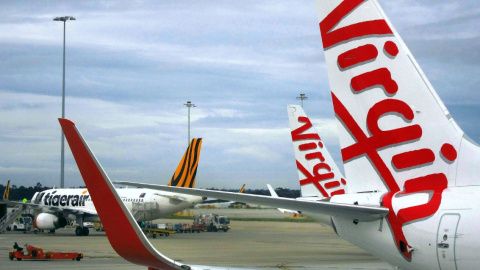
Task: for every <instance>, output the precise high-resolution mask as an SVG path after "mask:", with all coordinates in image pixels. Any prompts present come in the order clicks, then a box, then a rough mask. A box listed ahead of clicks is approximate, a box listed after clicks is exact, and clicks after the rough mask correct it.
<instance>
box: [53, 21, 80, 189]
mask: <svg viewBox="0 0 480 270" xmlns="http://www.w3.org/2000/svg"><path fill="white" fill-rule="evenodd" d="M53 20H54V21H59V22H63V80H62V118H65V28H66V27H65V25H66V22H67V21H68V20H70V21H75V20H76V19H75V18H74V17H72V16H63V17H55V18H54V19H53ZM61 136H62V138H61V142H62V149H61V158H60V160H61V161H60V188H63V187H64V184H65V181H64V180H65V177H64V176H65V135H64V134H63V129H62V135H61Z"/></svg>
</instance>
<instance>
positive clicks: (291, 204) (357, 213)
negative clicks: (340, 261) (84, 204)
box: [115, 181, 388, 221]
mask: <svg viewBox="0 0 480 270" xmlns="http://www.w3.org/2000/svg"><path fill="white" fill-rule="evenodd" d="M115 184H120V185H130V186H136V187H143V188H150V189H156V190H163V191H169V192H176V193H183V194H188V195H195V196H203V197H212V198H217V199H221V200H229V201H240V202H244V203H251V204H258V205H263V206H270V207H275V208H285V209H296V210H298V211H302V212H310V213H317V214H323V215H329V216H335V217H343V218H346V219H352V220H355V219H356V220H358V221H372V220H377V219H381V218H383V217H385V216H386V215H387V214H388V208H385V207H375V206H362V205H353V204H340V203H332V202H323V201H300V200H295V199H290V198H275V197H270V196H261V195H252V194H240V193H232V192H224V191H216V190H204V189H189V188H179V187H169V186H164V185H155V184H143V183H134V182H126V181H120V182H115Z"/></svg>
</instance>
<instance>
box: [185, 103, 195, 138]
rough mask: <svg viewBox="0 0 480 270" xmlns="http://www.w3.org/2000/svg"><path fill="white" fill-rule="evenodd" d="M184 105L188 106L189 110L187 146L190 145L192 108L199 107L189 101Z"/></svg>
mask: <svg viewBox="0 0 480 270" xmlns="http://www.w3.org/2000/svg"><path fill="white" fill-rule="evenodd" d="M183 105H185V106H187V108H188V144H187V145H190V108H191V107H197V106H195V104H193V103H192V102H191V101H187V103H185V104H183Z"/></svg>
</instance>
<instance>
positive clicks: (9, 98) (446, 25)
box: [0, 0, 480, 188]
mask: <svg viewBox="0 0 480 270" xmlns="http://www.w3.org/2000/svg"><path fill="white" fill-rule="evenodd" d="M379 2H380V4H381V5H382V7H383V8H384V10H385V12H386V14H387V16H389V18H390V20H391V21H392V23H393V24H394V26H395V28H396V29H397V30H398V32H399V33H400V34H401V35H402V37H403V39H404V40H405V42H406V44H407V46H409V48H410V50H411V51H412V53H413V54H414V56H415V57H416V60H417V61H418V62H419V64H420V66H421V67H422V69H423V70H424V72H425V73H426V74H427V76H428V77H429V79H430V81H431V82H432V84H433V85H434V87H435V88H436V90H437V92H438V94H439V95H440V97H441V98H442V99H443V101H444V103H445V104H446V105H447V107H448V109H449V110H450V111H451V113H452V115H453V116H454V117H455V119H456V120H457V122H458V123H459V125H460V126H461V127H462V128H463V129H464V130H465V132H467V134H468V135H469V136H470V137H472V138H473V139H474V140H476V141H480V129H479V128H480V121H479V120H480V94H479V92H478V90H477V88H478V85H479V84H480V76H479V74H480V73H479V71H480V70H479V67H480V66H479V58H480V6H479V5H478V1H474V0H464V1H456V0H455V1H452V0H450V1H445V0H436V1H433V0H426V1H413V0H398V1H392V0H388V1H387V0H380V1H379ZM66 15H67V16H74V17H75V18H76V19H77V20H76V21H68V22H67V43H66V46H67V52H66V93H67V94H66V116H67V118H69V119H71V120H73V121H74V122H75V123H76V125H77V127H78V128H79V129H80V131H81V132H82V134H83V136H84V138H85V139H86V140H87V142H88V143H89V145H90V147H91V148H92V149H93V151H94V152H95V154H96V156H97V158H98V159H99V161H100V162H101V164H102V165H103V167H104V169H105V170H106V171H107V174H108V175H109V176H110V178H112V179H114V180H129V181H138V182H147V183H158V184H166V183H168V181H169V179H170V177H171V175H172V174H173V171H174V168H175V167H176V166H177V164H178V162H179V160H180V158H181V156H182V155H183V153H184V151H185V149H186V146H187V109H186V107H185V106H184V103H186V101H188V100H191V101H192V102H193V103H194V104H195V105H196V106H197V107H195V108H193V109H192V111H191V136H192V137H201V138H203V139H204V141H203V147H202V154H201V160H200V165H199V171H198V174H197V187H205V188H209V187H216V188H240V186H241V185H242V184H244V183H246V184H247V188H264V187H265V184H267V183H270V184H272V185H274V186H275V187H286V188H298V178H297V173H296V167H295V163H294V155H293V147H292V145H291V137H290V132H289V128H288V118H287V114H286V104H292V103H293V104H295V103H298V102H299V101H297V100H296V99H295V98H296V97H297V96H298V95H299V94H300V93H305V94H306V95H307V96H308V100H307V101H306V102H305V110H306V112H307V114H308V115H309V116H310V117H311V118H312V119H313V122H314V125H315V126H316V128H317V130H319V131H320V134H321V136H322V138H323V139H324V140H325V141H326V143H327V145H328V146H329V149H330V151H331V152H332V155H333V156H334V158H335V159H336V160H340V153H339V147H338V140H337V138H336V126H335V123H334V120H333V117H334V115H333V110H332V106H331V99H330V94H329V87H328V79H327V74H326V70H325V65H324V56H323V52H322V50H321V40H320V35H319V30H318V19H317V14H316V11H315V3H314V1H313V0H308V1H307V0H305V1H303V0H302V1H298V0H297V1H245V0H242V1H117V2H113V1H6V0H2V1H1V9H0V48H1V50H0V149H1V155H0V183H2V184H4V183H6V182H7V180H9V179H11V180H12V181H14V183H13V184H16V185H17V186H20V185H24V186H30V185H35V184H36V183H37V182H41V183H42V184H43V185H44V186H54V185H56V186H59V183H60V126H59V124H58V121H57V118H58V117H60V116H61V92H62V42H63V23H62V22H55V21H53V20H52V19H53V18H54V17H57V16H66ZM65 175H66V176H65V186H66V187H71V186H80V185H83V180H82V179H81V176H80V174H79V172H78V169H77V166H76V164H75V162H74V160H73V158H72V155H71V153H70V149H69V148H68V145H66V174H65Z"/></svg>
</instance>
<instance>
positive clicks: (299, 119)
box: [287, 105, 347, 198]
mask: <svg viewBox="0 0 480 270" xmlns="http://www.w3.org/2000/svg"><path fill="white" fill-rule="evenodd" d="M287 112H288V119H289V121H290V129H291V131H292V141H293V151H294V152H295V159H296V164H297V169H298V177H299V180H300V191H301V194H302V197H319V198H329V197H331V196H333V195H338V194H344V193H346V188H347V185H346V181H345V178H344V177H343V175H342V172H341V171H340V170H339V169H338V167H337V165H336V164H335V162H334V161H333V158H332V156H331V155H330V153H329V152H328V150H327V147H326V146H325V145H324V144H323V142H322V140H321V138H320V135H318V132H317V131H316V130H315V128H314V127H313V125H312V123H311V121H310V119H309V118H308V117H307V115H306V114H305V111H304V110H303V108H302V107H300V106H298V105H287Z"/></svg>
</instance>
